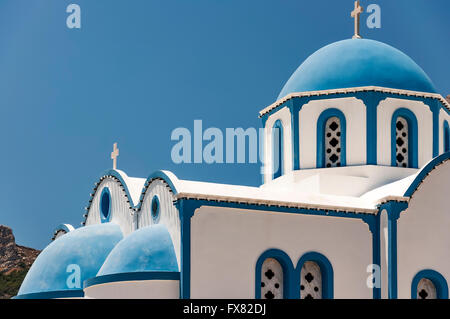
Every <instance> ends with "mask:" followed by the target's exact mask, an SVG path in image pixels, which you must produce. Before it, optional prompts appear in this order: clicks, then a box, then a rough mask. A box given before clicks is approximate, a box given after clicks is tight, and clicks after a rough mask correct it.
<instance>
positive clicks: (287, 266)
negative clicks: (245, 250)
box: [255, 248, 296, 299]
mask: <svg viewBox="0 0 450 319" xmlns="http://www.w3.org/2000/svg"><path fill="white" fill-rule="evenodd" d="M267 258H273V259H276V260H277V261H278V262H279V263H280V265H281V267H282V268H283V298H285V299H291V298H293V296H294V291H295V289H296V287H295V285H294V284H293V283H294V282H295V280H292V276H293V274H294V266H293V265H292V261H291V258H290V257H289V256H288V255H287V254H286V253H285V252H284V251H282V250H279V249H274V248H272V249H269V250H266V251H265V252H264V253H262V254H261V256H259V258H258V260H257V261H256V265H255V299H261V269H262V264H263V263H264V261H265V260H266V259H267Z"/></svg>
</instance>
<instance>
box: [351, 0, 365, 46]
mask: <svg viewBox="0 0 450 319" xmlns="http://www.w3.org/2000/svg"><path fill="white" fill-rule="evenodd" d="M363 10H364V8H363V7H361V6H360V5H359V0H357V1H355V10H353V11H352V14H351V17H352V18H355V35H354V36H353V39H361V35H360V34H359V15H360V14H361V13H362V12H363Z"/></svg>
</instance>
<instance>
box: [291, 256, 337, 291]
mask: <svg viewBox="0 0 450 319" xmlns="http://www.w3.org/2000/svg"><path fill="white" fill-rule="evenodd" d="M307 261H313V262H315V263H317V265H319V267H320V271H321V273H322V298H323V299H333V297H334V275H333V267H332V266H331V263H330V261H329V260H328V259H327V257H325V256H324V255H322V254H320V253H318V252H314V251H311V252H307V253H305V254H303V256H302V257H300V259H299V260H298V262H297V267H296V269H295V277H296V278H297V282H298V285H296V289H295V293H296V297H297V298H300V297H301V295H300V294H301V292H300V282H301V281H300V280H301V279H300V274H301V271H302V266H303V264H304V263H305V262H307Z"/></svg>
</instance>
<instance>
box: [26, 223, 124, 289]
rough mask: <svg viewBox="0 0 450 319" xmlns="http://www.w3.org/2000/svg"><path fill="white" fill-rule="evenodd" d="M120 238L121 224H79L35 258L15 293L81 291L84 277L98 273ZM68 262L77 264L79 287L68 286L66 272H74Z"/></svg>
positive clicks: (67, 273) (121, 236) (69, 273)
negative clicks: (79, 226)
mask: <svg viewBox="0 0 450 319" xmlns="http://www.w3.org/2000/svg"><path fill="white" fill-rule="evenodd" d="M122 238H123V235H122V232H121V230H120V227H119V226H118V225H116V224H112V223H105V224H100V225H91V226H85V227H81V228H78V229H75V230H74V231H71V232H69V233H67V234H65V235H63V236H61V237H60V238H58V239H56V240H55V241H53V242H52V243H51V244H50V245H48V246H47V247H46V248H45V249H44V250H43V251H42V252H41V253H40V254H39V256H38V258H36V260H35V261H34V263H33V265H32V266H31V268H30V270H29V271H28V273H27V275H26V277H25V279H24V281H23V283H22V285H21V287H20V290H19V294H18V296H17V297H18V298H20V297H21V295H27V294H35V293H47V292H58V293H59V292H67V291H68V292H69V293H70V291H77V290H78V291H80V290H81V289H82V285H83V281H84V280H85V279H87V278H90V277H93V276H95V275H96V274H97V272H98V270H99V269H100V267H101V266H102V264H103V262H104V261H105V259H106V257H107V256H108V254H109V253H110V252H111V250H112V249H113V248H114V246H115V245H116V244H117V243H118V242H119V241H120V240H121V239H122ZM69 265H78V266H79V270H80V274H81V278H80V285H81V286H80V287H73V288H69V287H68V285H67V281H68V279H69V276H70V275H71V274H73V273H74V271H73V269H74V268H73V266H69ZM68 266H69V268H68ZM75 267H76V266H75ZM43 296H44V295H43ZM44 297H45V296H44Z"/></svg>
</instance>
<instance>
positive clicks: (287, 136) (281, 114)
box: [264, 107, 292, 182]
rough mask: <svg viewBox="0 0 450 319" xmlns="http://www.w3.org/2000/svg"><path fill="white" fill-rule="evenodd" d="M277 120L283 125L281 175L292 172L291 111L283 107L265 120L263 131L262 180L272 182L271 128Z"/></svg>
mask: <svg viewBox="0 0 450 319" xmlns="http://www.w3.org/2000/svg"><path fill="white" fill-rule="evenodd" d="M277 120H280V121H281V124H282V125H283V152H284V156H283V170H282V171H283V174H286V173H288V172H290V171H292V128H291V111H290V110H289V108H287V107H284V108H282V109H281V110H279V111H277V112H276V113H274V114H272V115H270V116H269V117H268V118H267V121H266V126H265V129H264V180H265V182H268V181H270V180H272V176H273V172H272V160H273V159H272V127H273V125H274V124H275V122H276V121H277Z"/></svg>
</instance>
